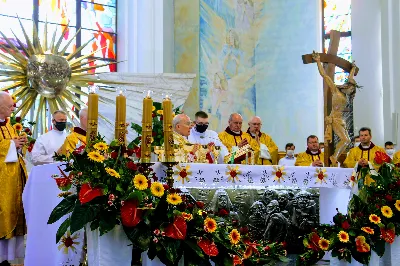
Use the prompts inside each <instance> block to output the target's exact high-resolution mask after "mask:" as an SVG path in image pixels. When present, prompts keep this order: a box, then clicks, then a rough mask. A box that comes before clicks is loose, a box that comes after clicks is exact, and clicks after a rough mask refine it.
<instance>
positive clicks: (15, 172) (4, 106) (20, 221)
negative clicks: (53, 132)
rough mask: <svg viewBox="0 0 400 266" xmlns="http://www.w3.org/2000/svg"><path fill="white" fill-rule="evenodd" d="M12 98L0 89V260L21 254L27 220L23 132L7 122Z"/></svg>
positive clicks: (11, 110) (12, 107) (18, 256)
mask: <svg viewBox="0 0 400 266" xmlns="http://www.w3.org/2000/svg"><path fill="white" fill-rule="evenodd" d="M14 108H15V106H14V101H13V99H12V97H11V96H10V95H9V94H8V93H6V92H0V264H1V263H2V262H3V263H4V264H5V265H7V262H4V261H6V260H14V259H16V258H23V257H24V253H25V248H24V235H25V234H26V224H25V215H24V209H23V206H22V192H23V189H24V186H25V183H26V179H27V174H26V169H25V163H24V160H23V158H22V156H21V148H22V147H23V146H24V145H25V144H26V142H27V138H26V136H18V132H16V130H15V129H14V128H13V127H12V126H11V125H10V123H9V117H10V116H11V114H12V112H13V111H14Z"/></svg>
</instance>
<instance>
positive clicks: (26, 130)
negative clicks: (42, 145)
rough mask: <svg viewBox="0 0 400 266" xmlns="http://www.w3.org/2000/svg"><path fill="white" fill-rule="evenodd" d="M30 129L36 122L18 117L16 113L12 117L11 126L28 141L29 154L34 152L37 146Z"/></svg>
mask: <svg viewBox="0 0 400 266" xmlns="http://www.w3.org/2000/svg"><path fill="white" fill-rule="evenodd" d="M26 124H28V125H29V126H30V127H32V126H34V125H35V124H36V123H35V122H28V121H27V119H25V118H21V117H20V116H16V115H15V114H14V113H13V114H12V115H11V117H10V125H11V126H12V127H13V128H14V129H15V131H16V132H17V134H18V136H20V137H22V136H25V137H27V139H28V142H27V144H26V148H27V150H28V151H29V152H31V151H32V149H33V145H34V144H35V141H36V140H35V139H34V138H33V137H32V131H31V129H30V127H29V126H27V125H26Z"/></svg>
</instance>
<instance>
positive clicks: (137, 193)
mask: <svg viewBox="0 0 400 266" xmlns="http://www.w3.org/2000/svg"><path fill="white" fill-rule="evenodd" d="M129 199H136V200H138V202H142V200H143V193H142V192H141V191H138V190H136V191H134V192H131V193H130V194H129V195H128V197H127V198H126V199H125V200H129Z"/></svg>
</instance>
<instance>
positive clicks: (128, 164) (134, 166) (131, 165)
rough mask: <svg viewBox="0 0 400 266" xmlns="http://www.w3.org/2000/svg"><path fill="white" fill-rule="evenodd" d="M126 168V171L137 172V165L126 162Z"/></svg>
mask: <svg viewBox="0 0 400 266" xmlns="http://www.w3.org/2000/svg"><path fill="white" fill-rule="evenodd" d="M126 167H128V169H131V170H132V171H136V170H137V165H136V164H135V163H134V162H132V161H129V162H127V163H126Z"/></svg>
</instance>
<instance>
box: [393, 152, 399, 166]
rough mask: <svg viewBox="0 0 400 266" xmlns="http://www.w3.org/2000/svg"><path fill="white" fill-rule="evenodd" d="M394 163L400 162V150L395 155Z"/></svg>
mask: <svg viewBox="0 0 400 266" xmlns="http://www.w3.org/2000/svg"><path fill="white" fill-rule="evenodd" d="M393 163H394V164H396V165H397V164H400V151H398V152H396V153H395V154H394V155H393Z"/></svg>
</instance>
